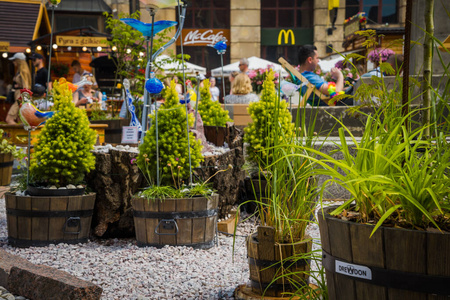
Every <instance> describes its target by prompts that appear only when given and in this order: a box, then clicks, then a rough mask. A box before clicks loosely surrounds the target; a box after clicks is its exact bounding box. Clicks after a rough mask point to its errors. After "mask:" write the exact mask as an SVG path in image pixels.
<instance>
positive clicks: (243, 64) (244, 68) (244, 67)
mask: <svg viewBox="0 0 450 300" xmlns="http://www.w3.org/2000/svg"><path fill="white" fill-rule="evenodd" d="M248 65H249V62H248V59H246V58H243V59H241V60H240V61H239V71H240V72H241V73H245V74H247V75H248Z"/></svg>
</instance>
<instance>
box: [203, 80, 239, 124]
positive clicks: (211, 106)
mask: <svg viewBox="0 0 450 300" xmlns="http://www.w3.org/2000/svg"><path fill="white" fill-rule="evenodd" d="M210 86H211V84H210V83H209V79H205V80H204V81H203V87H200V97H201V98H200V99H201V101H200V102H199V104H198V112H199V113H200V116H201V117H202V121H203V125H205V126H220V127H225V126H226V124H227V122H232V121H233V120H231V119H230V117H229V116H228V111H226V110H225V109H223V108H222V106H221V105H220V103H219V101H213V100H212V97H211V92H210V91H209V88H210Z"/></svg>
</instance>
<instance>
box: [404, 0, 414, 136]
mask: <svg viewBox="0 0 450 300" xmlns="http://www.w3.org/2000/svg"><path fill="white" fill-rule="evenodd" d="M412 2H413V1H412V0H407V2H406V14H405V45H404V49H405V50H404V52H405V53H404V62H403V91H402V112H403V116H406V115H408V113H409V103H408V98H409V97H408V94H409V61H410V59H409V58H410V55H409V54H410V52H411V15H412V5H413V4H412ZM404 124H405V127H406V128H408V118H405V122H404Z"/></svg>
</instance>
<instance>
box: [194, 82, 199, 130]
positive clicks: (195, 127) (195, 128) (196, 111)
mask: <svg viewBox="0 0 450 300" xmlns="http://www.w3.org/2000/svg"><path fill="white" fill-rule="evenodd" d="M199 101H200V75H197V101H195V123H194V130H197V115H198V102H199Z"/></svg>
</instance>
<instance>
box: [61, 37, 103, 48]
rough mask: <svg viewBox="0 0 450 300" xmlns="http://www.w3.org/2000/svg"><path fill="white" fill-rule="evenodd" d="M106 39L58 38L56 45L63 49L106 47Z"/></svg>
mask: <svg viewBox="0 0 450 300" xmlns="http://www.w3.org/2000/svg"><path fill="white" fill-rule="evenodd" d="M106 41H107V40H106V37H93V36H62V35H59V36H57V37H56V45H58V46H61V47H69V46H71V47H98V46H105V45H106Z"/></svg>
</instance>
